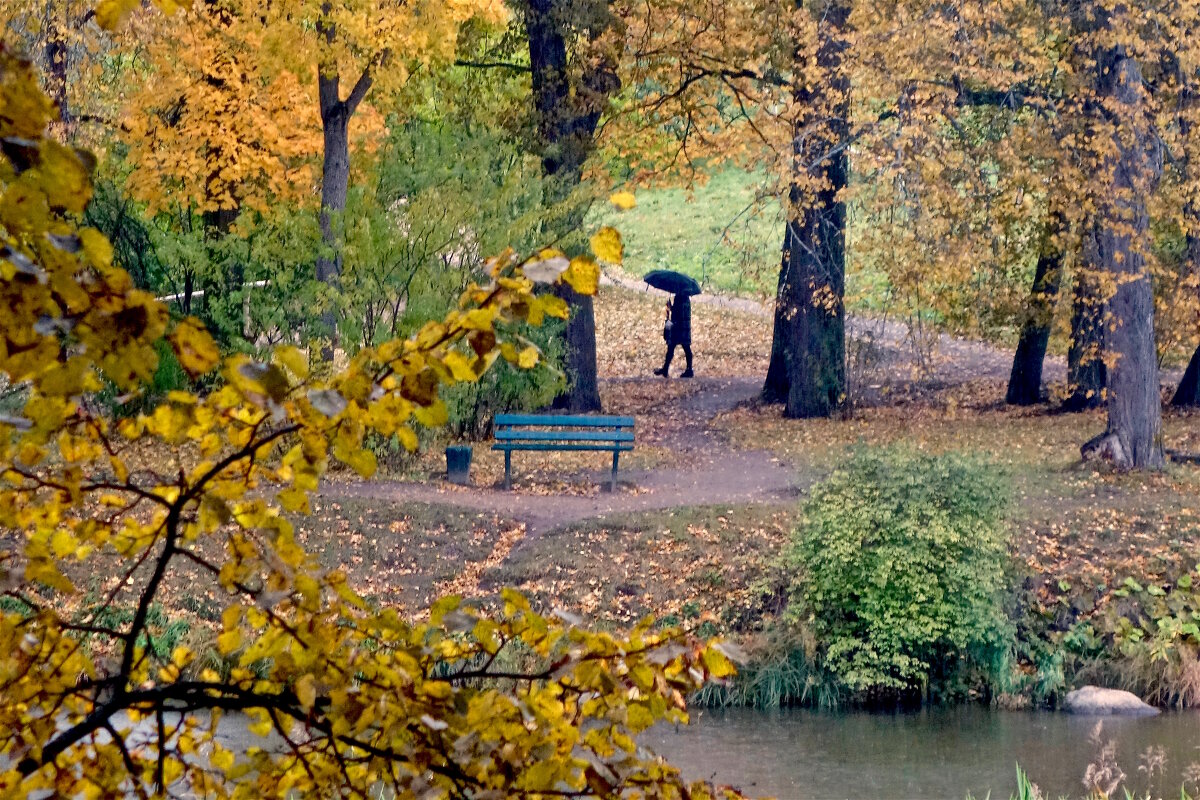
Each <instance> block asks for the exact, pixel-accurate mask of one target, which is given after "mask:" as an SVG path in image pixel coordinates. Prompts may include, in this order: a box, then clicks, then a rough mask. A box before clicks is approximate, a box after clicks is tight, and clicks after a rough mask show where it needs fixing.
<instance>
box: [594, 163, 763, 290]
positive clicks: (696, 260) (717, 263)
mask: <svg viewBox="0 0 1200 800" xmlns="http://www.w3.org/2000/svg"><path fill="white" fill-rule="evenodd" d="M764 183H765V181H764V179H763V177H762V176H761V175H755V174H754V173H748V172H743V171H741V170H737V169H728V170H725V171H724V172H721V173H718V174H717V175H715V176H713V177H712V178H711V179H710V180H709V181H708V183H707V184H705V185H703V186H697V187H695V189H694V190H693V191H691V192H689V191H688V190H687V189H644V190H641V191H638V192H637V193H636V195H637V200H638V204H637V207H636V208H634V209H631V210H630V211H624V212H622V211H617V210H616V209H614V208H612V207H611V206H608V205H605V206H604V207H603V208H601V209H599V210H598V211H597V213H596V217H597V220H596V221H597V222H600V223H602V224H606V225H612V226H614V227H616V228H617V229H618V230H620V231H621V236H622V238H623V239H624V240H625V267H626V269H627V270H629V272H631V273H632V274H634V275H643V274H645V273H646V272H649V271H650V270H652V269H674V270H678V271H680V272H684V273H687V274H688V275H691V276H692V277H694V278H696V279H697V280H698V281H700V283H701V285H702V286H703V287H704V289H705V291H711V292H718V293H723V294H751V295H754V294H761V295H767V294H772V293H774V291H775V281H776V280H777V278H778V269H779V244H780V236H781V235H782V216H781V211H780V208H779V203H778V202H777V201H776V200H775V199H774V198H768V199H766V200H764V201H762V202H756V199H755V192H756V190H758V189H760V188H761V187H762V186H763V185H764Z"/></svg>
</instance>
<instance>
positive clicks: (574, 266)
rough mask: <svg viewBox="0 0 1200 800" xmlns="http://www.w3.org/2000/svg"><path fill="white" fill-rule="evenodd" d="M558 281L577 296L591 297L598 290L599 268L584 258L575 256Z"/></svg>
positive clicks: (590, 260)
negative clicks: (569, 287)
mask: <svg viewBox="0 0 1200 800" xmlns="http://www.w3.org/2000/svg"><path fill="white" fill-rule="evenodd" d="M560 280H561V281H563V282H564V283H567V284H569V285H570V286H571V288H572V289H574V290H575V291H576V292H578V293H579V294H586V295H593V294H595V293H596V292H597V291H599V289H600V266H599V265H598V264H597V263H596V262H595V261H593V260H592V259H590V258H587V257H586V256H576V257H575V258H573V259H571V266H570V267H568V268H567V271H566V272H564V273H563V274H562V277H561V278H560Z"/></svg>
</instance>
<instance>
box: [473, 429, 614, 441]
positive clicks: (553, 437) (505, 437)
mask: <svg viewBox="0 0 1200 800" xmlns="http://www.w3.org/2000/svg"><path fill="white" fill-rule="evenodd" d="M496 439H497V441H502V442H504V441H518V442H519V441H531V442H563V441H567V442H572V441H574V442H632V441H633V431H514V430H502V431H496Z"/></svg>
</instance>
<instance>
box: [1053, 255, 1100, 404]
mask: <svg viewBox="0 0 1200 800" xmlns="http://www.w3.org/2000/svg"><path fill="white" fill-rule="evenodd" d="M1096 248H1097V243H1096V238H1095V236H1094V235H1091V234H1089V235H1088V236H1087V237H1086V238H1085V240H1084V244H1083V252H1084V258H1083V267H1084V270H1083V271H1082V272H1081V273H1080V274H1078V275H1076V276H1075V298H1074V301H1073V302H1072V310H1071V346H1070V349H1069V350H1068V351H1067V387H1068V390H1069V392H1070V393H1069V394H1068V395H1067V399H1066V400H1065V401H1064V402H1063V405H1062V409H1063V410H1064V411H1084V410H1086V409H1089V408H1099V407H1100V406H1101V405H1102V404H1103V403H1104V390H1105V387H1106V386H1107V385H1108V369H1107V367H1106V366H1105V364H1104V315H1105V313H1106V307H1105V303H1104V298H1103V297H1102V289H1101V288H1100V282H1099V281H1098V280H1096V275H1095V274H1094V270H1095V269H1096V266H1095V265H1096V259H1097V258H1099V254H1098V252H1097V250H1096Z"/></svg>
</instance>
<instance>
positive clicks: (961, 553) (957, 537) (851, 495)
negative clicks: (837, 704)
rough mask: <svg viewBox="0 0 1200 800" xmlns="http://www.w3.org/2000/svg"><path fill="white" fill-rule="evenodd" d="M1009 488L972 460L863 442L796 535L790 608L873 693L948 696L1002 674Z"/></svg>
mask: <svg viewBox="0 0 1200 800" xmlns="http://www.w3.org/2000/svg"><path fill="white" fill-rule="evenodd" d="M1008 497H1009V490H1008V487H1007V483H1006V481H1005V479H1004V478H1003V477H1001V476H999V475H997V473H996V472H995V470H994V469H992V468H991V467H989V466H987V465H985V464H983V463H981V462H979V461H977V460H975V459H973V458H969V457H966V456H963V455H939V456H931V455H926V454H921V453H916V452H910V451H904V450H889V451H882V452H879V451H869V450H860V451H858V452H857V453H856V454H854V456H853V457H852V458H851V459H850V461H849V462H848V463H847V464H846V465H845V466H843V467H842V468H841V469H839V470H837V471H836V472H834V474H833V475H832V476H831V477H830V478H829V479H828V480H827V481H825V482H824V483H822V484H820V485H818V486H817V487H816V488H815V489H814V491H813V493H812V497H811V499H810V500H809V501H808V503H807V504H806V506H805V508H804V516H803V519H802V522H801V525H800V527H799V529H798V531H797V533H796V535H795V538H794V542H793V549H792V552H791V558H792V566H793V568H794V569H795V570H797V573H798V574H797V577H796V579H795V583H794V595H795V596H794V598H793V599H794V600H799V601H800V602H799V603H793V612H792V613H798V614H802V615H803V616H804V617H805V618H806V619H805V624H807V625H810V626H811V628H812V631H813V634H814V635H815V637H816V639H817V642H818V643H819V646H820V648H821V661H822V665H823V667H824V668H825V669H826V670H828V671H829V672H831V673H832V674H833V675H835V676H836V677H837V678H838V679H839V680H840V681H841V682H843V683H844V684H845V685H846V687H847V688H848V689H849V690H851V691H852V692H854V693H855V694H857V695H858V696H859V697H860V698H861V699H868V700H886V699H895V700H900V699H906V698H907V699H912V698H913V697H919V696H920V695H921V694H924V695H926V696H927V697H930V698H932V699H947V698H949V697H953V696H956V695H958V696H961V695H962V694H963V693H965V692H966V691H967V690H969V689H971V688H973V687H974V686H975V685H978V684H985V683H986V682H987V681H988V680H989V679H994V678H995V677H996V676H999V675H1002V674H1003V670H1004V667H1005V666H1006V660H1007V650H1008V648H1009V643H1010V641H1011V638H1012V630H1011V624H1010V622H1009V621H1008V619H1007V617H1006V615H1005V613H1004V599H1005V595H1006V586H1007V583H1008V580H1007V577H1006V573H1007V565H1008V553H1007V533H1006V526H1005V519H1004V518H1005V510H1006V506H1007V504H1008ZM797 606H798V608H797Z"/></svg>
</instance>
